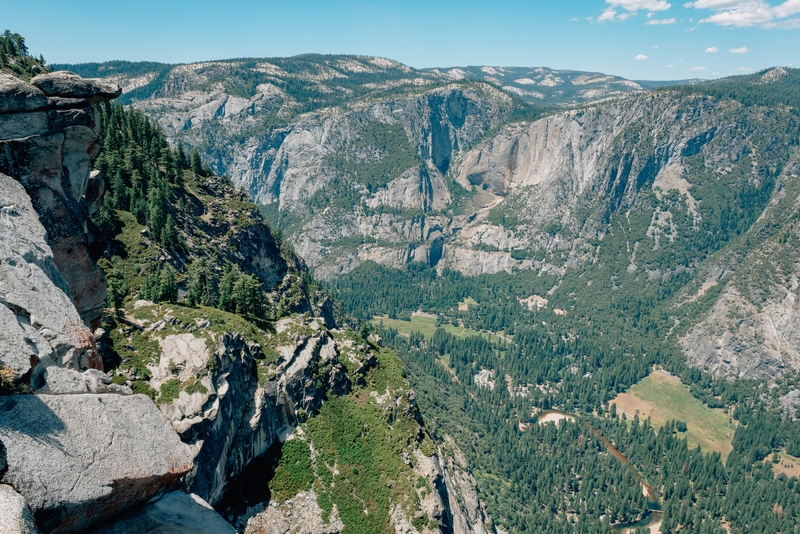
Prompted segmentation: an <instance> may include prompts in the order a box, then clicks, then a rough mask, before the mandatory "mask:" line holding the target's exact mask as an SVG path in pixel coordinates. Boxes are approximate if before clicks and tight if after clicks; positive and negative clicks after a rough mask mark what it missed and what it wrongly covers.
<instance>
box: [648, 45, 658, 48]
mask: <svg viewBox="0 0 800 534" xmlns="http://www.w3.org/2000/svg"><path fill="white" fill-rule="evenodd" d="M650 48H658V45H653V46H651V47H650Z"/></svg>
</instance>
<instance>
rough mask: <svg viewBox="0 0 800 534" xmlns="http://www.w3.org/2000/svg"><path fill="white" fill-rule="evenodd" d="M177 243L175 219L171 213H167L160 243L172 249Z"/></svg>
mask: <svg viewBox="0 0 800 534" xmlns="http://www.w3.org/2000/svg"><path fill="white" fill-rule="evenodd" d="M177 244H178V229H177V228H176V227H175V219H173V218H172V215H167V222H166V223H164V228H163V229H162V230H161V245H162V246H163V247H164V248H165V249H168V250H173V249H174V248H175V247H176V245H177Z"/></svg>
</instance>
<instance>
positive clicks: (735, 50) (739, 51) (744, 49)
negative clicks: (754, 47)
mask: <svg viewBox="0 0 800 534" xmlns="http://www.w3.org/2000/svg"><path fill="white" fill-rule="evenodd" d="M749 51H750V49H749V48H747V47H746V46H742V47H740V48H731V49H730V50H728V52H730V53H731V54H746V53H748V52H749Z"/></svg>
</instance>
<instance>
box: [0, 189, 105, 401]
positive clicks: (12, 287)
mask: <svg viewBox="0 0 800 534" xmlns="http://www.w3.org/2000/svg"><path fill="white" fill-rule="evenodd" d="M0 260H2V263H0V325H2V326H0V364H2V365H5V366H7V367H10V368H11V369H12V370H13V371H14V374H15V380H16V381H25V382H28V383H30V384H31V386H33V387H34V388H38V387H41V386H42V385H43V382H44V376H43V373H44V369H45V368H46V367H47V366H51V365H58V366H63V367H67V368H71V369H76V370H77V369H87V368H102V362H101V360H100V358H99V356H98V355H97V354H96V352H95V345H94V339H93V338H92V334H91V332H90V331H89V329H88V328H86V326H84V324H83V322H82V321H81V318H80V316H79V314H78V311H77V310H76V309H75V306H74V305H73V304H72V301H71V300H70V298H69V287H68V286H67V284H66V282H65V281H64V279H63V278H62V276H61V273H60V272H59V270H58V269H57V267H56V264H55V261H54V258H53V253H52V250H51V249H50V246H49V245H48V244H47V241H46V232H45V229H44V228H43V227H42V225H41V223H40V222H39V217H38V216H37V214H36V212H35V211H34V209H33V206H32V205H31V201H30V198H29V197H28V195H27V193H26V192H25V190H24V189H23V187H22V186H21V185H20V184H19V183H18V182H17V181H15V180H13V179H11V178H9V177H8V176H5V175H2V174H0Z"/></svg>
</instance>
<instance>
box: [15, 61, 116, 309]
mask: <svg viewBox="0 0 800 534" xmlns="http://www.w3.org/2000/svg"><path fill="white" fill-rule="evenodd" d="M119 94H120V90H119V88H117V87H116V86H115V85H113V84H109V83H108V82H105V81H101V80H91V81H90V80H83V79H81V78H79V77H77V76H75V75H72V74H69V73H65V72H59V73H53V74H41V75H39V76H36V77H34V78H33V79H32V80H31V84H26V83H25V82H22V81H20V80H18V79H17V78H14V77H12V76H10V75H5V74H4V75H2V78H0V99H2V101H3V105H2V110H0V111H2V113H0V172H2V173H4V174H7V175H9V176H12V177H13V178H14V179H15V180H17V181H18V182H20V183H21V184H22V185H23V186H24V187H25V190H26V191H27V193H28V195H29V196H30V198H31V201H32V203H33V205H34V209H35V210H36V212H37V213H38V215H39V218H40V220H41V222H42V224H43V226H44V227H45V229H46V230H47V237H48V240H49V244H50V247H51V249H52V251H53V259H54V261H55V264H56V266H57V267H58V268H59V271H60V272H61V275H62V277H63V278H64V281H65V282H66V284H67V287H69V295H70V297H71V298H72V300H73V302H74V303H75V307H76V309H77V310H78V313H79V314H81V316H82V317H83V318H84V320H86V321H90V320H92V319H95V318H97V317H98V316H99V314H100V313H101V311H102V307H103V300H104V299H105V285H104V284H103V275H102V272H101V271H100V270H99V268H98V267H97V266H96V264H95V263H94V260H96V259H97V258H98V257H99V254H100V253H101V252H102V249H103V244H102V243H99V242H98V241H99V239H100V238H99V236H98V233H97V231H96V229H95V228H94V225H92V223H91V221H90V217H89V215H90V210H93V209H96V208H97V203H98V202H99V201H100V200H101V199H102V194H103V186H102V183H103V182H102V178H101V177H98V176H96V175H95V176H90V173H89V171H90V170H91V169H90V164H91V163H90V162H91V159H92V157H93V155H94V154H96V151H97V147H96V145H95V141H96V140H97V130H96V118H95V113H94V111H93V110H92V108H90V107H89V106H90V105H91V104H94V103H96V102H100V101H103V100H108V99H111V98H114V97H116V96H119Z"/></svg>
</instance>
